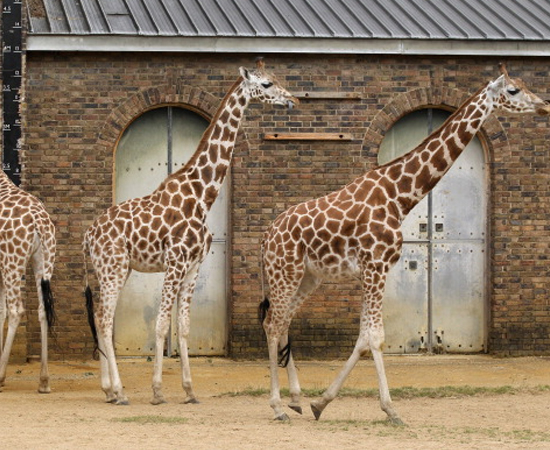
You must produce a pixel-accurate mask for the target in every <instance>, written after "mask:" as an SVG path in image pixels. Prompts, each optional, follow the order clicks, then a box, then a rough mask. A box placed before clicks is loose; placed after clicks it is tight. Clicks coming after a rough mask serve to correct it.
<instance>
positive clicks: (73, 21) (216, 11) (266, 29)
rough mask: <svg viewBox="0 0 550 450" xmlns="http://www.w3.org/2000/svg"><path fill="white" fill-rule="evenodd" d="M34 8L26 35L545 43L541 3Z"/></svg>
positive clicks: (207, 1) (310, 0)
mask: <svg viewBox="0 0 550 450" xmlns="http://www.w3.org/2000/svg"><path fill="white" fill-rule="evenodd" d="M42 1H43V2H44V8H40V7H37V6H36V5H35V4H34V5H27V10H28V12H29V15H30V19H29V23H30V32H31V34H33V33H36V34H52V35H55V34H113V35H116V34H126V35H147V36H197V37H201V36H208V37H216V36H224V37H227V36H231V37H251V36H263V37H273V38H283V37H291V38H315V37H323V38H325V37H326V38H336V39H342V38H357V39H361V38H363V39H369V38H371V39H372V38H374V39H390V40H391V39H428V40H430V39H461V40H462V39H465V40H519V41H522V40H535V41H541V40H542V41H546V40H550V1H549V0H42ZM44 11H45V14H44ZM46 19H47V21H46Z"/></svg>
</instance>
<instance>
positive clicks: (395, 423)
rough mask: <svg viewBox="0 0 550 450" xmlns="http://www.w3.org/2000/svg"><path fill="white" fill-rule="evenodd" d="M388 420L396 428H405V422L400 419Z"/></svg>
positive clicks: (390, 418)
mask: <svg viewBox="0 0 550 450" xmlns="http://www.w3.org/2000/svg"><path fill="white" fill-rule="evenodd" d="M388 420H389V422H390V423H391V424H392V425H396V426H400V427H404V426H405V422H403V421H402V420H401V419H400V418H399V417H397V416H396V417H388Z"/></svg>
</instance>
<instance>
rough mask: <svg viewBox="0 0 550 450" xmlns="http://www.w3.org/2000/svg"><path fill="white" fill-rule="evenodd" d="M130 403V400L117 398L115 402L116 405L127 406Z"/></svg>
mask: <svg viewBox="0 0 550 450" xmlns="http://www.w3.org/2000/svg"><path fill="white" fill-rule="evenodd" d="M129 404H130V402H129V401H128V400H126V399H121V400H117V401H116V402H115V405H117V406H127V405H129Z"/></svg>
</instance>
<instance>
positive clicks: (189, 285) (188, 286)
mask: <svg viewBox="0 0 550 450" xmlns="http://www.w3.org/2000/svg"><path fill="white" fill-rule="evenodd" d="M196 267H197V268H196V269H194V270H191V271H190V273H189V274H188V275H187V277H186V278H187V280H186V281H185V282H184V285H183V287H182V289H181V290H180V292H179V294H178V345H179V348H180V355H181V376H182V386H183V389H184V391H185V393H186V397H185V400H184V401H183V403H199V401H198V399H197V397H196V395H195V393H194V392H193V386H192V380H191V367H190V364H189V352H188V350H187V348H188V345H187V339H188V337H189V331H190V316H189V307H190V305H191V298H192V296H193V292H194V291H195V285H196V283H197V276H198V265H197V266H196Z"/></svg>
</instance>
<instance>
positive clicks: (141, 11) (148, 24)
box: [126, 0, 158, 36]
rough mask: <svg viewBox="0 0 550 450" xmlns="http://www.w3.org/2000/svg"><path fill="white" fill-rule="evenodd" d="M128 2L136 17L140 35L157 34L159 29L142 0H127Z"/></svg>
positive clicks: (133, 15) (131, 11)
mask: <svg viewBox="0 0 550 450" xmlns="http://www.w3.org/2000/svg"><path fill="white" fill-rule="evenodd" d="M126 4H127V5H128V9H129V10H130V13H131V14H132V17H133V18H134V22H135V23H136V25H137V27H138V33H139V34H140V35H144V36H155V35H157V34H158V29H157V27H156V26H155V23H154V22H153V19H151V16H150V15H149V11H148V10H147V8H145V5H144V3H143V1H142V0H126Z"/></svg>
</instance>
